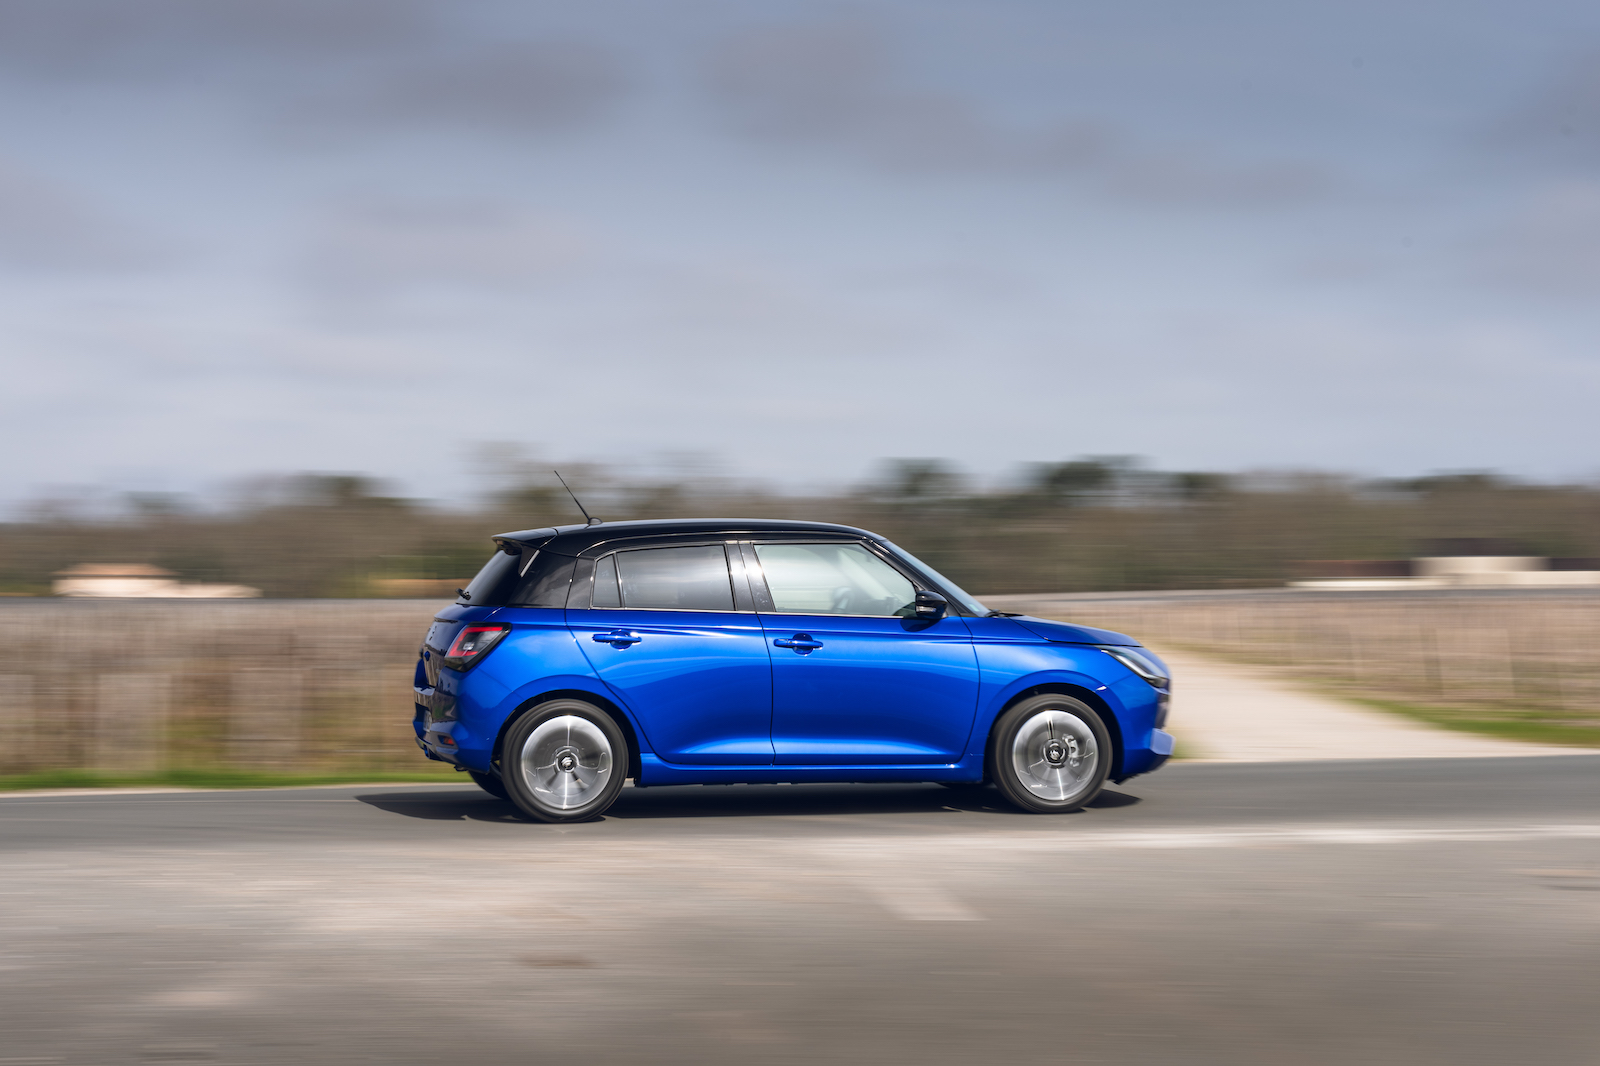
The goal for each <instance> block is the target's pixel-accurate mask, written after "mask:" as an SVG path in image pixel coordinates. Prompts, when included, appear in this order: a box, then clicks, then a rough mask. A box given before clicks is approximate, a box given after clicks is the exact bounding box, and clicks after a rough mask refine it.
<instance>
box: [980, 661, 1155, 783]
mask: <svg viewBox="0 0 1600 1066" xmlns="http://www.w3.org/2000/svg"><path fill="white" fill-rule="evenodd" d="M1050 692H1055V693H1059V694H1061V695H1063V696H1071V697H1072V698H1073V699H1075V700H1079V701H1081V702H1083V703H1087V704H1088V705H1089V706H1090V707H1091V708H1093V710H1094V712H1095V713H1096V714H1098V715H1099V716H1100V721H1101V723H1102V724H1104V725H1105V727H1106V732H1107V733H1108V734H1110V736H1111V754H1112V758H1111V766H1112V772H1111V773H1109V774H1107V775H1106V776H1107V778H1108V779H1109V780H1111V781H1114V782H1116V783H1117V784H1121V783H1122V780H1123V778H1122V777H1121V776H1120V775H1121V774H1122V759H1123V752H1124V751H1125V750H1126V749H1125V748H1124V747H1123V743H1122V725H1121V723H1120V722H1118V721H1117V715H1116V712H1114V711H1113V710H1112V709H1111V705H1110V704H1108V703H1106V701H1105V700H1103V699H1101V698H1100V696H1099V694H1098V693H1096V692H1094V691H1093V690H1091V689H1087V688H1084V687H1083V686H1082V685H1074V684H1071V683H1069V682H1066V681H1046V682H1043V683H1041V684H1038V685H1034V686H1032V687H1030V688H1025V689H1023V690H1022V691H1021V692H1018V693H1017V694H1016V695H1014V696H1012V697H1011V698H1010V699H1009V700H1007V701H1006V703H1005V706H1004V707H1001V708H1000V710H999V711H998V712H997V713H996V714H995V716H994V718H993V719H992V720H991V721H990V722H989V736H988V739H986V740H985V741H984V747H983V752H984V754H983V770H984V777H985V778H991V779H992V777H993V773H994V770H993V759H994V731H995V726H997V725H998V724H999V722H1000V719H1001V718H1003V717H1004V716H1005V713H1006V712H1007V711H1009V710H1010V709H1011V708H1013V707H1015V706H1016V705H1017V704H1019V703H1021V702H1022V701H1023V700H1027V699H1032V698H1033V697H1035V696H1043V695H1045V694H1046V693H1050Z"/></svg>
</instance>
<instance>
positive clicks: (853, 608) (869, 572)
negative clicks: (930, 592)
mask: <svg viewBox="0 0 1600 1066" xmlns="http://www.w3.org/2000/svg"><path fill="white" fill-rule="evenodd" d="M755 549H756V558H758V559H760V560H761V569H762V570H763V571H764V572H765V573H766V576H767V589H768V590H769V591H770V592H771V593H772V603H773V607H774V608H775V609H776V610H777V611H778V612H779V613H781V614H856V615H870V616H873V617H878V618H890V617H894V616H897V615H898V616H901V617H906V616H909V615H911V614H912V613H913V612H912V606H913V601H914V600H915V598H916V589H915V588H914V587H913V586H912V584H911V582H910V581H908V580H906V579H905V578H904V577H902V576H901V575H900V572H899V571H898V570H896V569H895V568H894V567H892V566H890V565H889V564H888V563H886V562H884V561H883V560H882V559H880V558H878V557H877V556H876V555H873V554H872V553H871V552H869V551H867V549H865V548H863V547H861V545H859V544H757V545H756V546H755Z"/></svg>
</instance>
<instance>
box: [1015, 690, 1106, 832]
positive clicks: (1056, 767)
mask: <svg viewBox="0 0 1600 1066" xmlns="http://www.w3.org/2000/svg"><path fill="white" fill-rule="evenodd" d="M993 735H994V747H993V748H992V750H991V755H990V758H991V760H992V768H993V773H994V780H995V784H997V785H999V786H1000V791H1001V792H1002V793H1004V794H1005V797H1006V799H1008V800H1010V801H1011V802H1012V803H1013V804H1015V805H1016V806H1018V807H1020V808H1022V809H1023V810H1025V811H1032V812H1035V813H1038V814H1057V813H1063V812H1066V811H1075V810H1079V809H1080V808H1082V807H1083V805H1084V804H1086V803H1088V802H1089V801H1090V800H1092V799H1094V798H1095V797H1096V796H1097V795H1099V794H1100V789H1101V788H1102V787H1104V785H1105V783H1106V775H1107V773H1109V772H1110V769H1111V736H1110V734H1109V733H1107V731H1106V726H1105V723H1104V722H1102V721H1101V720H1100V716H1099V715H1098V714H1096V713H1095V711H1094V709H1093V708H1091V707H1090V706H1089V705H1088V704H1086V703H1084V702H1083V701H1081V700H1075V699H1073V698H1072V697H1071V696H1062V695H1058V694H1055V693H1045V694H1044V695H1042V696H1034V697H1033V698H1031V699H1026V700H1023V701H1022V702H1021V703H1019V704H1017V705H1016V706H1015V707H1012V708H1011V709H1010V710H1009V711H1007V712H1006V713H1005V714H1003V715H1001V716H1000V719H999V721H997V722H995V726H994V734H993Z"/></svg>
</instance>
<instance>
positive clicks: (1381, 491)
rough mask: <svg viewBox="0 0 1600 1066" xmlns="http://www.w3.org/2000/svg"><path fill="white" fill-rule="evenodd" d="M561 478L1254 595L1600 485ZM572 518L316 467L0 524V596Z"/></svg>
mask: <svg viewBox="0 0 1600 1066" xmlns="http://www.w3.org/2000/svg"><path fill="white" fill-rule="evenodd" d="M563 472H564V473H566V474H567V476H568V480H569V481H570V482H571V483H572V485H573V488H574V489H576V490H577V492H578V494H579V495H580V496H581V497H582V498H583V500H584V503H585V505H586V506H588V508H589V510H590V511H591V512H592V513H594V514H596V515H597V516H600V517H603V518H605V519H608V520H620V519H629V518H673V517H712V516H738V517H784V518H799V519H812V520H819V521H830V522H843V523H847V524H850V525H856V526H863V527H866V528H868V529H873V530H876V531H878V532H880V533H883V534H886V535H888V536H889V537H890V538H891V539H893V540H895V541H896V542H897V543H899V544H901V545H902V546H903V547H905V548H907V549H908V550H910V551H912V552H914V553H915V554H917V555H919V556H921V557H922V558H924V559H926V560H927V561H928V562H929V563H930V564H932V565H933V566H935V567H937V568H938V569H940V570H942V571H944V572H945V573H946V574H947V575H948V576H950V577H951V578H952V579H954V580H956V581H957V582H958V583H960V584H962V585H964V586H965V587H967V588H968V589H970V590H972V591H975V592H979V593H984V592H992V593H1004V592H1076V591H1098V590H1116V589H1158V588H1169V589H1171V588H1194V589H1199V588H1228V587H1249V586H1261V585H1274V584H1279V583H1281V582H1283V581H1284V580H1286V579H1289V578H1293V577H1296V576H1303V574H1304V572H1305V563H1306V561H1308V560H1327V559H1404V558H1410V557H1413V556H1416V555H1425V554H1433V553H1435V552H1438V553H1441V554H1444V553H1452V552H1449V551H1447V550H1445V549H1440V548H1439V547H1438V546H1439V545H1440V543H1441V542H1444V541H1447V540H1448V541H1455V542H1457V543H1458V544H1459V543H1461V542H1463V541H1474V542H1477V543H1479V544H1482V545H1489V546H1491V548H1490V549H1489V550H1488V553H1491V554H1529V555H1549V556H1561V557H1583V556H1600V486H1590V485H1551V484H1533V483H1527V482H1521V481H1516V480H1513V479H1509V478H1505V477H1501V476H1497V475H1494V474H1489V473H1468V474H1447V475H1438V476H1431V477H1423V478H1417V479H1412V480H1398V481H1363V480H1359V479H1355V478H1349V477H1342V476H1337V475H1331V474H1321V473H1287V474H1285V473H1277V474H1231V475H1230V474H1220V473H1207V472H1181V471H1180V472H1164V471H1156V470H1150V469H1146V468H1144V467H1142V466H1141V465H1140V464H1138V463H1137V462H1136V461H1134V460H1132V459H1129V458H1125V457H1116V456H1112V457H1106V456H1098V457H1087V458H1077V459H1072V460H1068V461H1064V462H1059V463H1044V464H1037V465H1034V466H1030V467H1027V468H1025V469H1023V470H1021V471H1019V473H1018V476H1017V477H1016V478H1015V479H1014V480H1013V482H1012V483H1011V484H1008V485H1005V486H1002V487H991V488H985V489H978V488H974V487H972V486H971V484H970V482H969V480H968V479H967V478H966V477H965V476H963V474H962V473H961V471H959V470H958V469H956V468H955V467H953V466H952V465H951V464H949V463H946V462H944V461H941V460H937V459H907V460H896V461H893V462H890V463H888V464H886V465H885V466H884V468H883V469H882V470H881V471H880V474H879V476H877V477H875V478H874V479H872V480H871V481H870V482H868V483H866V484H863V485H860V486H858V487H856V488H854V489H851V490H848V491H843V492H840V493H838V494H834V495H811V496H795V495H782V494H779V493H777V492H774V491H771V490H767V489H763V488H761V487H759V486H758V487H752V486H749V485H743V484H738V483H735V482H732V481H729V480H726V479H718V478H715V477H708V476H698V475H696V476H689V475H685V476H683V477H680V478H666V479H652V480H643V479H634V480H630V479H629V478H628V477H626V476H624V475H623V474H622V473H620V472H618V471H615V470H610V469H607V468H604V467H599V466H592V465H590V466H583V467H574V468H572V469H570V470H565V471H563ZM577 521H581V518H580V517H579V515H578V512H577V509H576V508H575V507H574V506H573V504H572V501H571V500H570V499H569V498H568V497H567V495H566V493H565V492H564V491H563V490H562V489H561V487H560V486H559V484H558V483H557V482H556V481H555V479H554V478H553V477H551V476H550V475H549V474H548V472H546V471H534V470H529V469H513V470H511V471H509V472H505V473H504V476H502V477H501V487H500V489H499V490H498V491H497V492H496V493H494V494H493V495H492V496H491V497H490V498H489V499H488V500H487V501H486V502H485V503H483V504H482V505H481V506H478V507H476V508H472V509H459V510H445V509H441V508H439V507H436V506H432V505H429V504H427V503H425V502H422V501H417V500H410V499H404V498H399V497H396V496H392V495H388V494H385V493H384V492H383V491H382V490H381V487H380V486H379V484H378V483H377V482H375V481H373V480H371V479H367V478H363V477H359V476H354V475H323V474H307V475H300V476H297V477H293V478H286V479H280V480H279V481H276V482H273V483H270V484H267V485H263V486H257V487H256V488H255V489H254V490H253V491H250V492H245V493H242V494H241V495H240V496H239V497H238V498H237V499H236V500H234V501H233V502H232V503H231V504H230V505H229V506H227V507H225V508H222V509H220V510H215V509H214V510H200V509H198V508H196V507H194V506H192V505H191V504H189V503H188V502H187V501H185V500H184V499H183V498H180V497H172V496H166V495H160V494H139V495H133V496H129V497H127V498H126V499H125V500H124V501H123V502H122V504H121V505H120V506H119V507H117V508H116V509H115V511H114V513H105V512H104V511H102V513H99V514H95V515H86V514H84V513H81V512H79V511H75V510H74V509H72V508H70V507H60V506H50V505H45V504H41V505H38V506H36V507H35V508H34V509H33V511H32V513H31V515H30V517H29V518H28V519H27V520H24V521H17V522H11V523H8V524H4V525H0V592H4V593H9V594H12V595H46V594H48V593H49V589H50V581H51V575H52V574H53V573H54V572H55V571H57V570H61V569H64V568H66V567H68V566H72V565H74V564H77V563H82V562H118V563H127V562H138V563H151V564H155V565H157V566H161V567H164V568H166V569H168V570H171V571H174V572H175V573H177V574H178V575H179V576H180V577H181V578H182V579H183V580H186V581H206V582H227V583H239V584H245V585H251V586H255V587H257V588H260V589H262V590H263V591H264V592H265V594H266V595H267V596H270V597H290V598H321V597H363V596H374V595H384V594H398V593H397V592H396V589H398V588H402V587H404V586H403V585H402V584H399V583H396V581H395V580H394V579H412V580H413V581H415V580H418V579H432V580H435V581H437V582H440V583H441V587H442V586H443V585H444V584H451V585H453V584H455V583H461V582H464V581H466V580H467V579H468V578H470V577H471V576H472V575H473V574H474V573H475V572H476V571H477V569H478V567H479V566H480V565H481V563H482V562H483V560H484V559H485V558H486V557H487V555H488V552H489V543H488V539H487V538H488V537H489V536H491V535H493V534H495V533H500V532H505V531H507V530H514V529H524V528H531V527H538V526H546V525H555V524H570V523H573V522H577ZM1456 553H1459V552H1456ZM1466 553H1471V552H1466ZM412 587H413V588H415V586H412Z"/></svg>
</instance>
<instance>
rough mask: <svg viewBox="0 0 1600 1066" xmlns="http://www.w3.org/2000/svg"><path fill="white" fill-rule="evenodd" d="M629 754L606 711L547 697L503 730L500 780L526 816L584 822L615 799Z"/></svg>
mask: <svg viewBox="0 0 1600 1066" xmlns="http://www.w3.org/2000/svg"><path fill="white" fill-rule="evenodd" d="M628 756H629V752H628V739H627V737H625V736H624V735H623V733H622V730H621V729H620V728H618V726H617V723H616V722H614V721H612V719H611V716H610V715H608V714H606V713H605V712H604V711H602V710H601V709H600V708H598V707H596V706H594V705H593V704H592V703H585V702H583V701H582V700H570V699H561V700H550V701H549V702H548V703H541V704H539V705H538V706H537V707H533V708H530V709H529V710H528V711H527V712H525V713H524V714H523V716H522V717H521V718H519V719H517V721H516V724H514V725H513V726H512V727H511V729H510V730H509V731H508V732H507V733H506V739H505V747H504V748H503V749H502V750H501V753H500V771H501V774H500V780H501V781H502V782H503V783H504V785H505V788H506V792H507V794H508V796H509V798H510V800H511V802H512V803H515V804H516V805H517V807H518V808H519V809H520V810H521V811H522V813H524V814H526V815H527V816H528V817H530V818H533V819H535V820H537V821H541V822H586V821H589V820H590V819H592V818H598V817H600V815H602V814H604V813H605V810H606V808H607V807H609V806H611V804H612V803H614V802H615V801H616V798H617V796H618V794H619V793H621V791H622V786H623V784H625V783H626V781H627V778H628Z"/></svg>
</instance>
